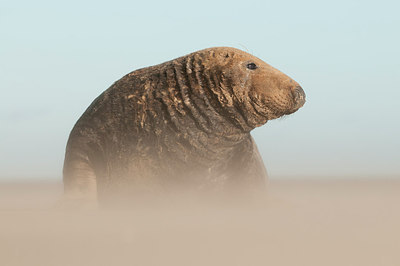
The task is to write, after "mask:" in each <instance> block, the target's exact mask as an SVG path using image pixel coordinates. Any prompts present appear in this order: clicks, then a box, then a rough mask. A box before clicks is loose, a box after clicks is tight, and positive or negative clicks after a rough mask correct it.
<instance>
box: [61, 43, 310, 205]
mask: <svg viewBox="0 0 400 266" xmlns="http://www.w3.org/2000/svg"><path fill="white" fill-rule="evenodd" d="M304 102H305V95H304V92H303V90H302V89H301V87H300V86H299V85H298V84H297V83H296V82H295V81H293V80H292V79H291V78H289V77H288V76H286V75H284V74H283V73H281V72H279V71H278V70H276V69H274V68H272V67H271V66H269V65H268V64H266V63H264V62H263V61H261V60H260V59H258V58H256V57H254V56H252V55H250V54H248V53H245V52H243V51H240V50H238V49H234V48H227V47H218V48H210V49H205V50H201V51H198V52H195V53H192V54H189V55H187V56H184V57H180V58H177V59H175V60H172V61H168V62H165V63H163V64H160V65H156V66H152V67H148V68H143V69H139V70H136V71H133V72H131V73H129V74H128V75H126V76H124V77H123V78H121V79H120V80H118V81H117V82H115V83H114V84H113V85H112V86H111V87H110V88H109V89H107V90H106V91H105V92H104V93H103V94H101V95H100V96H99V97H98V98H97V99H95V100H94V102H93V103H92V104H91V105H90V106H89V107H88V109H87V110H86V111H85V113H84V114H83V115H82V116H81V118H80V119H79V120H78V122H77V123H76V125H75V126H74V128H73V130H72V132H71V134H70V137H69V140H68V144H67V149H66V155H65V162H64V184H65V191H66V193H67V194H70V195H82V196H84V197H86V198H88V197H91V198H96V197H98V198H100V199H102V198H105V197H106V195H107V194H108V192H116V193H121V192H122V191H124V192H126V193H135V191H141V192H145V193H147V192H148V191H155V190H159V191H166V190H168V189H170V188H179V187H182V188H185V189H195V190H198V189H205V190H210V189H211V190H215V189H227V188H252V187H263V186H264V182H265V180H266V177H267V176H266V171H265V168H264V165H263V163H262V159H261V157H260V155H259V153H258V151H257V148H256V145H255V143H254V140H253V139H252V137H251V136H250V131H251V130H252V129H254V128H255V127H258V126H261V125H263V124H265V123H266V122H267V121H268V120H271V119H275V118H278V117H281V116H283V115H286V114H291V113H293V112H295V111H296V110H297V109H299V108H300V107H301V106H302V105H303V104H304Z"/></svg>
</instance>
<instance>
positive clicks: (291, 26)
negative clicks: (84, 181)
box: [0, 0, 400, 179]
mask: <svg viewBox="0 0 400 266" xmlns="http://www.w3.org/2000/svg"><path fill="white" fill-rule="evenodd" d="M399 10H400V4H399V2H398V1H348V0H338V1H307V0H302V1H257V0H252V1H232V0H231V1H209V0H205V1H192V2H190V1H172V0H171V1H159V2H155V1H81V0H80V1H77V0H70V1H63V2H58V1H42V0H37V1H15V0H13V1H4V0H2V1H1V2H0V36H1V37H0V38H1V39H0V90H1V91H0V92H1V94H0V95H1V97H0V127H1V130H0V179H5V178H16V179H17V178H18V179H21V178H23V179H26V178H30V179H34V178H52V179H61V169H62V163H63V157H64V149H65V144H66V141H67V138H68V134H69V131H70V130H71V128H72V127H73V125H74V123H75V121H76V120H77V119H78V118H79V116H80V115H81V114H82V113H83V111H84V110H85V109H86V107H87V106H88V105H89V104H90V103H91V101H92V100H93V99H94V98H95V97H96V96H97V95H99V94H100V93H101V92H102V91H103V90H105V89H107V88H108V87H109V86H110V85H111V84H112V83H113V82H114V81H116V80H117V79H119V78H120V77H122V76H123V75H125V74H126V73H128V72H130V71H132V70H134V69H137V68H139V67H144V66H149V65H154V64H158V63H161V62H164V61H167V60H170V59H173V58H175V57H178V56H181V55H184V54H187V53H190V52H193V51H196V50H199V49H203V48H207V47H212V46H233V47H236V48H239V49H243V50H247V51H249V52H251V53H253V54H254V55H256V56H258V57H260V58H261V59H263V60H264V61H266V62H268V63H269V64H271V65H273V66H274V67H276V68H278V69H280V70H281V71H283V72H285V73H286V74H288V75H289V76H291V77H292V78H294V79H295V80H296V81H298V82H299V83H300V84H301V85H302V86H303V88H304V90H305V91H306V94H307V103H306V105H305V106H304V108H302V109H301V110H300V111H299V112H297V113H295V114H294V115H292V116H288V117H286V118H283V119H279V120H276V121H272V122H269V123H267V124H266V125H265V126H263V127H261V128H259V129H256V130H255V131H254V132H253V136H254V137H255V139H256V141H257V143H258V146H259V149H260V151H261V153H262V155H263V158H264V161H265V163H266V166H267V169H268V171H269V174H270V176H271V178H281V177H284V176H289V177H307V176H309V177H321V178H323V177H328V176H336V177H350V176H362V177H385V176H391V177H398V178H400V140H399V136H400V118H399V114H400V111H399V98H400V51H399V47H400V16H399Z"/></svg>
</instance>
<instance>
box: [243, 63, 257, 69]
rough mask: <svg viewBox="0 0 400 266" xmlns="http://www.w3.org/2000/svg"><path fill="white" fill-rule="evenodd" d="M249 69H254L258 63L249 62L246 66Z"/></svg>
mask: <svg viewBox="0 0 400 266" xmlns="http://www.w3.org/2000/svg"><path fill="white" fill-rule="evenodd" d="M246 67H247V68H248V69H251V70H254V69H256V68H257V65H256V64H254V63H248V64H247V66H246Z"/></svg>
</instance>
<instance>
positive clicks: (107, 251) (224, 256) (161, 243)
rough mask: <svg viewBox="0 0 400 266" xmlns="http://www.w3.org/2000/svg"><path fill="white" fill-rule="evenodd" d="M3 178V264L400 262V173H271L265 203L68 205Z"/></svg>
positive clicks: (34, 186) (49, 186)
mask: <svg viewBox="0 0 400 266" xmlns="http://www.w3.org/2000/svg"><path fill="white" fill-rule="evenodd" d="M61 194H62V185H61V184H60V183H1V184H0V265H7V266H9V265H10V266H11V265H38V266H39V265H40V266H45V265H57V266H58V265H185V266H186V265H241V266H242V265H275V266H279V265H296V266H298V265H305V266H312V265H324V266H328V265H335V266H338V265H340V266H344V265H362V266H368V265H371V266H372V265H373V266H377V265H384V266H389V265H393V266H395V265H396V266H398V265H400V180H397V181H396V180H390V179H381V180H325V181H318V180H285V181H282V180H281V181H278V180H271V181H270V183H269V191H268V195H267V197H266V199H264V200H263V201H262V202H257V203H255V202H252V203H248V202H247V203H241V202H232V204H213V203H210V202H208V203H207V204H204V203H201V204H200V203H198V204H195V203H193V202H191V201H188V202H185V204H177V205H169V206H168V207H166V205H165V206H154V205H149V206H143V208H136V209H132V210H97V211H94V210H93V211H65V210H64V211H62V210H54V208H53V206H54V204H55V202H56V201H57V199H58V198H59V197H60V195H61Z"/></svg>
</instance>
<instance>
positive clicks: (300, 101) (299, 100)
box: [292, 86, 306, 109]
mask: <svg viewBox="0 0 400 266" xmlns="http://www.w3.org/2000/svg"><path fill="white" fill-rule="evenodd" d="M292 94H293V99H294V104H295V106H294V107H295V108H296V109H299V108H300V107H302V106H303V105H304V104H305V102H306V94H305V93H304V90H303V89H302V88H301V87H300V86H297V87H296V88H294V89H293V91H292Z"/></svg>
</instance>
